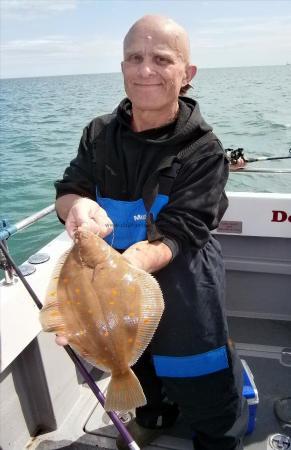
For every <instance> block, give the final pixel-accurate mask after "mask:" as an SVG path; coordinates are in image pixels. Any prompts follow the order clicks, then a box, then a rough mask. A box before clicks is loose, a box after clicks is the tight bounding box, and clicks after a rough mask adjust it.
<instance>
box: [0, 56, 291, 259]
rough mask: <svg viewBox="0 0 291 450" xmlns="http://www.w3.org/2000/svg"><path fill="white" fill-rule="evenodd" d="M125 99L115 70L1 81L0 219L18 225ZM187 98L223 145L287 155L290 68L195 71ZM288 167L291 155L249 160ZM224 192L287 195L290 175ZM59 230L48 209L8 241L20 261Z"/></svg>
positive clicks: (47, 199)
mask: <svg viewBox="0 0 291 450" xmlns="http://www.w3.org/2000/svg"><path fill="white" fill-rule="evenodd" d="M124 96H125V93H124V89H123V82H122V76H121V74H119V73H113V74H96V75H72V76H57V77H41V78H22V79H6V80H1V94H0V108H1V136H0V139H1V141H0V142H1V157H0V170H1V172H0V173H1V181H0V183H1V184H0V189H1V197H0V199H1V205H0V218H3V217H4V218H6V219H9V220H10V222H11V223H15V222H18V221H19V220H22V219H23V218H25V217H27V216H29V215H31V214H32V213H34V212H36V211H38V210H40V209H42V208H44V207H46V206H48V205H50V204H52V203H53V202H54V198H55V192H54V187H53V183H54V181H55V180H56V179H58V178H61V177H62V174H63V171H64V169H65V167H66V166H67V164H68V163H69V162H70V160H71V159H72V158H73V157H74V156H75V154H76V152H77V148H78V144H79V140H80V137H81V134H82V130H83V128H84V126H85V125H87V124H88V122H89V121H90V120H92V119H93V118H94V117H96V116H98V115H101V114H106V113H109V112H111V111H112V110H113V109H114V108H115V107H116V106H117V105H118V103H119V102H120V100H121V99H122V98H123V97H124ZM189 96H191V97H193V98H195V99H196V100H198V102H199V105H200V109H201V112H202V114H203V116H204V118H205V119H206V121H207V122H208V123H209V124H211V125H212V126H213V128H214V132H215V133H216V134H217V135H218V136H219V138H220V140H221V141H222V143H223V145H224V147H225V148H229V147H231V148H234V149H235V148H238V147H242V148H244V152H245V154H246V155H248V156H251V157H256V156H287V155H288V152H289V148H290V147H291V106H290V105H291V66H290V65H286V66H269V67H243V68H220V69H201V70H199V71H198V74H197V76H196V78H195V79H194V81H193V89H192V90H191V91H190V93H189ZM251 167H252V168H254V167H258V168H291V160H288V159H287V160H278V161H266V162H260V163H253V164H251ZM227 190H229V191H255V192H291V174H290V173H289V174H278V173H274V174H257V173H255V174H254V173H248V174H247V173H246V174H237V173H233V174H231V175H230V178H229V182H228V185H227ZM62 230H63V226H62V225H61V224H59V223H58V221H57V219H56V217H55V215H54V214H51V215H50V216H48V217H47V218H45V219H43V220H42V221H40V222H38V223H37V224H35V225H33V226H31V227H30V228H29V229H27V230H24V231H22V232H19V233H18V234H17V235H15V236H13V237H11V238H10V239H9V248H10V252H11V254H12V256H13V257H14V258H15V259H16V261H17V262H18V263H19V262H22V261H24V260H25V259H26V258H27V257H28V256H29V255H31V254H32V253H33V252H35V251H37V250H38V249H39V248H40V247H41V246H43V245H45V244H46V243H47V242H49V241H50V240H51V239H52V238H53V237H54V236H56V235H57V234H58V233H59V232H60V231H62Z"/></svg>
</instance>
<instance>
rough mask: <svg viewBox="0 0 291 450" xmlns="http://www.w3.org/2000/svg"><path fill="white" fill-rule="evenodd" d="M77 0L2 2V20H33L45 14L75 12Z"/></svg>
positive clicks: (16, 0) (4, 0) (15, 0)
mask: <svg viewBox="0 0 291 450" xmlns="http://www.w3.org/2000/svg"><path fill="white" fill-rule="evenodd" d="M76 8H77V0H2V1H1V15H2V19H3V20H4V19H6V20H8V19H22V20H23V19H35V18H36V17H39V16H45V15H47V14H55V13H60V12H64V11H70V10H75V9H76Z"/></svg>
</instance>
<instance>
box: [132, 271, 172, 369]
mask: <svg viewBox="0 0 291 450" xmlns="http://www.w3.org/2000/svg"><path fill="white" fill-rule="evenodd" d="M136 277H137V278H139V282H140V286H141V290H142V300H141V306H140V308H141V309H140V319H139V324H138V330H137V335H136V339H135V345H134V346H133V348H134V351H133V353H132V358H131V360H130V361H129V365H130V366H132V365H133V364H135V363H136V361H137V360H138V359H139V358H140V356H141V355H142V353H143V352H144V350H145V349H146V347H147V346H148V344H149V343H150V341H151V340H152V337H153V335H154V333H155V331H156V329H157V327H158V325H159V322H160V319H161V317H162V314H163V311H164V307H165V305H164V300H163V294H162V291H161V288H160V286H159V283H158V282H157V280H156V279H155V278H154V277H153V276H152V275H150V274H149V273H147V272H144V271H143V270H139V269H136Z"/></svg>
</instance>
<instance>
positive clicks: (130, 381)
mask: <svg viewBox="0 0 291 450" xmlns="http://www.w3.org/2000/svg"><path fill="white" fill-rule="evenodd" d="M163 309H164V302H163V296H162V292H161V290H160V287H159V285H158V283H157V281H156V280H155V278H154V277H153V276H152V275H150V274H148V273H146V272H144V271H142V270H140V269H137V268H135V267H133V266H132V265H130V264H129V263H128V262H127V261H126V259H125V258H123V256H122V255H120V254H119V253H118V252H117V251H116V250H114V249H113V248H112V247H110V246H109V245H108V244H107V243H106V242H105V241H104V240H103V239H101V238H99V237H98V236H97V235H95V234H93V233H91V232H90V231H87V230H82V229H80V230H78V231H77V232H76V234H75V239H74V245H73V247H72V249H71V250H70V251H69V252H67V253H66V254H65V255H64V256H63V258H62V259H61V260H60V262H59V264H58V267H57V268H56V271H55V273H54V275H53V278H52V280H51V283H50V285H49V288H48V293H47V298H46V301H45V304H44V307H43V309H42V310H41V312H40V321H41V324H42V327H43V329H44V330H45V331H50V332H54V333H57V334H59V335H63V336H66V338H67V339H68V342H69V344H70V345H71V346H72V347H73V348H74V349H76V351H77V352H78V353H79V354H80V355H81V356H83V357H84V358H85V359H87V360H88V361H90V362H91V363H92V364H94V365H96V366H97V367H98V368H100V369H101V370H104V371H105V372H111V381H110V383H109V386H108V390H107V396H106V402H105V409H106V410H108V411H109V410H119V411H121V410H129V409H132V408H135V407H137V406H142V405H144V404H145V403H146V400H145V396H144V394H143V391H142V388H141V386H140V384H139V381H138V379H137V378H136V376H135V375H134V373H133V371H132V370H131V369H130V366H132V365H133V364H134V363H135V362H136V361H137V360H138V358H139V357H140V356H141V354H142V353H143V351H144V350H145V348H146V347H147V345H148V344H149V342H150V341H151V339H152V337H153V334H154V332H155V330H156V328H157V326H158V323H159V320H160V318H161V315H162V313H163Z"/></svg>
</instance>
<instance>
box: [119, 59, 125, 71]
mask: <svg viewBox="0 0 291 450" xmlns="http://www.w3.org/2000/svg"><path fill="white" fill-rule="evenodd" d="M123 63H124V62H123V61H121V63H120V66H121V72H122V73H123Z"/></svg>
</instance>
